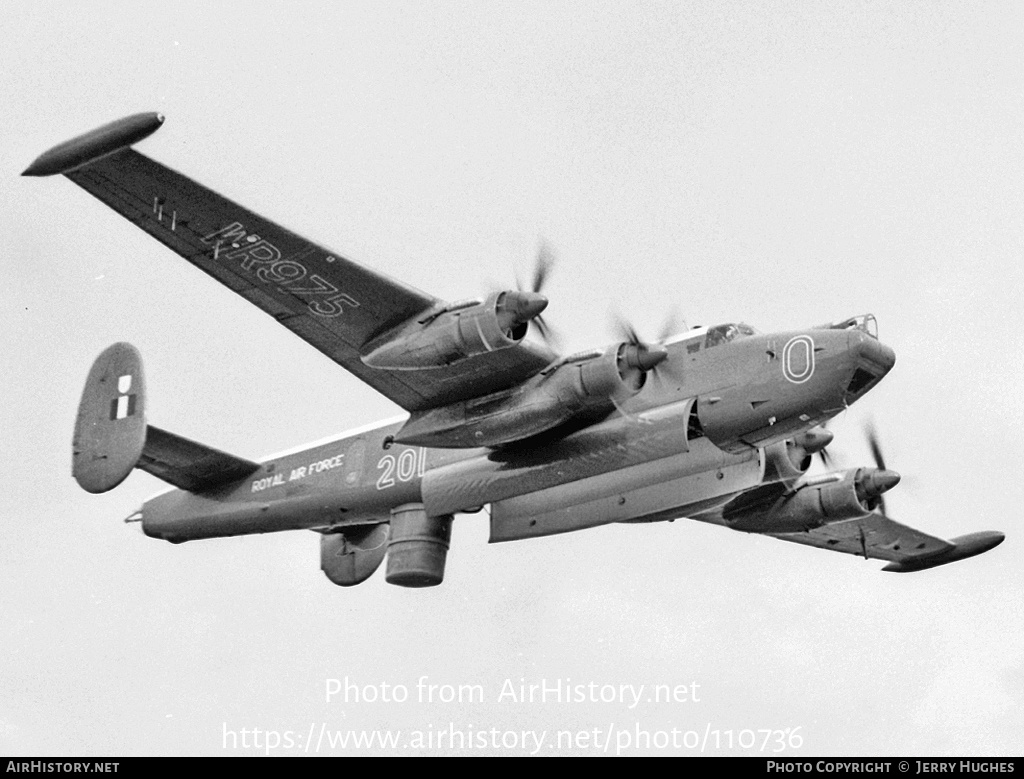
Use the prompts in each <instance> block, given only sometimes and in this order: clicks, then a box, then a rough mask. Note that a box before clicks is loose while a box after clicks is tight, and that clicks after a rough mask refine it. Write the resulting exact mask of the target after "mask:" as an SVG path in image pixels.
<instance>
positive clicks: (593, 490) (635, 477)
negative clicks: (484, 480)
mask: <svg viewBox="0 0 1024 779" xmlns="http://www.w3.org/2000/svg"><path fill="white" fill-rule="evenodd" d="M692 444H693V446H692V449H691V451H689V452H684V453H681V454H677V455H674V456H671V457H666V458H664V459H661V460H657V461H655V462H651V463H645V464H642V465H636V466H632V467H629V468H624V469H621V470H618V471H613V472H611V473H607V474H603V475H601V476H596V477H590V478H586V479H581V480H579V481H574V482H571V483H568V484H563V485H559V486H556V487H550V488H547V489H544V490H539V491H537V492H532V493H529V494H527V495H522V496H519V497H515V498H509V499H506V500H500V501H496V502H494V503H493V504H492V505H491V537H490V541H491V543H496V542H499V541H514V540H518V539H523V538H535V537H538V536H547V535H553V534H556V533H568V532H571V531H573V530H583V529H585V528H588V527H596V526H598V525H605V524H608V523H610V522H627V521H632V520H644V519H669V518H675V517H679V516H685V515H686V514H687V512H688V511H689V510H690V509H692V508H693V507H699V508H701V509H704V508H706V507H707V506H708V505H709V504H714V503H716V502H719V501H725V500H728V498H729V497H730V496H732V495H733V494H734V493H736V492H739V491H741V490H745V489H749V488H750V487H752V486H754V485H756V484H757V483H759V482H760V480H761V478H762V476H763V473H764V467H763V463H762V461H761V458H760V455H759V453H758V452H757V451H755V450H749V451H748V452H746V453H743V454H740V455H735V456H731V455H725V454H724V453H723V452H722V451H721V450H719V449H718V448H717V447H715V446H714V445H713V444H711V442H710V441H707V439H698V440H697V441H694V442H692Z"/></svg>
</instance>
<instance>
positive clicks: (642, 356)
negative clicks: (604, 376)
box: [613, 315, 668, 389]
mask: <svg viewBox="0 0 1024 779" xmlns="http://www.w3.org/2000/svg"><path fill="white" fill-rule="evenodd" d="M613 325H614V330H615V334H616V336H618V337H619V338H621V339H622V341H623V344H622V346H621V347H619V356H618V360H619V367H620V370H621V371H622V373H623V374H625V372H626V371H627V370H629V369H633V370H636V371H638V373H637V375H636V379H635V382H636V384H635V386H636V388H637V389H639V388H640V387H642V386H643V384H644V381H645V380H646V376H647V374H648V373H650V374H651V375H652V376H654V377H657V375H658V374H657V371H656V368H657V367H658V365H660V364H661V363H662V362H664V360H665V358H666V357H668V350H667V349H665V347H664V346H662V345H661V344H660V343H657V342H655V343H654V344H649V343H647V342H646V341H644V340H643V339H642V338H641V337H640V334H639V333H638V332H637V330H636V328H635V327H633V325H632V324H631V323H630V322H628V321H627V320H625V319H623V318H622V317H621V316H618V315H616V316H615V317H614V319H613Z"/></svg>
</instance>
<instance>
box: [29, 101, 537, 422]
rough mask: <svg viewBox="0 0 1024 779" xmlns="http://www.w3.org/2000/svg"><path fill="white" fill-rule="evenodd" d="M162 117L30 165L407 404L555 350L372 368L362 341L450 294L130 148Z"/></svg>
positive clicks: (123, 125) (509, 380)
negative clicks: (369, 262)
mask: <svg viewBox="0 0 1024 779" xmlns="http://www.w3.org/2000/svg"><path fill="white" fill-rule="evenodd" d="M162 122H163V118H162V117H160V116H159V115H157V114H138V115H136V116H132V117H127V118H125V119H122V120H119V121H118V122H112V123H111V124H109V125H105V126H104V127H101V128H99V129H97V130H94V131H92V132H91V133H87V134H86V135H83V136H80V137H78V138H75V139H72V140H71V141H68V142H66V143H64V144H61V145H59V146H56V147H54V148H53V149H51V150H49V151H48V152H46V153H44V154H43V155H41V156H40V157H39V158H38V159H37V160H36V161H35V162H33V163H32V165H31V166H29V168H28V169H27V170H26V171H25V174H24V175H31V176H44V175H53V174H56V173H63V174H64V175H65V176H67V178H69V179H70V180H71V181H73V182H74V183H75V184H77V185H78V186H80V187H82V188H83V189H85V190H86V191H87V192H89V193H90V194H92V195H94V196H95V197H96V198H98V199H99V200H101V201H102V202H104V203H106V204H107V205H108V206H110V207H111V208H112V209H113V210H114V211H116V212H117V213H119V214H121V215H122V216H124V217H125V218H126V219H128V220H129V221H130V222H132V223H133V224H135V225H137V226H138V227H140V228H142V229H143V230H145V231H146V232H147V233H149V234H150V235H152V236H153V237H154V238H156V239H157V240H158V241H160V242H161V243H163V244H164V245H165V246H167V247H168V248H170V249H171V250H172V251H174V252H175V253H177V254H178V255H180V256H181V257H184V258H185V259H186V260H188V261H189V262H190V263H192V264H193V265H195V266H196V267H198V268H199V269H200V270H202V271H204V272H205V273H207V274H209V275H210V276H213V277H214V278H215V279H217V280H218V281H220V282H221V283H222V284H224V285H225V286H227V287H228V288H230V289H232V290H233V291H235V292H236V293H238V294H239V295H241V296H242V297H244V298H245V299H247V300H249V301H250V302H251V303H253V304H255V305H256V306H258V307H259V308H260V309H262V310H263V311H264V312H266V313H267V314H269V315H270V316H272V317H274V319H276V320H277V321H278V322H280V323H281V324H283V325H284V326H285V327H287V328H288V329H290V330H291V331H292V332H294V333H295V334H296V335H298V336H299V337H300V338H302V339H303V340H304V341H306V342H307V343H309V344H311V345H312V346H314V347H315V348H316V349H318V350H319V351H321V352H322V353H323V354H325V355H327V357H329V358H330V359H331V360H333V361H334V362H336V363H337V364H338V365H341V366H342V367H343V368H345V369H346V370H348V371H350V372H351V373H353V374H354V375H356V376H357V377H358V378H359V379H361V380H362V381H364V382H366V383H367V384H369V385H370V386H371V387H373V388H374V389H376V390H377V391H379V392H380V393H381V394H383V395H385V396H386V397H388V398H389V399H391V400H393V401H394V402H395V403H397V404H398V405H400V406H401V407H403V408H404V409H406V410H408V411H417V410H424V409H429V408H433V407H436V406H438V405H444V404H448V403H451V402H454V401H459V400H465V399H469V398H472V397H476V396H479V395H482V394H486V393H489V392H495V391H498V390H502V389H506V388H509V387H512V386H515V385H517V384H519V383H521V382H523V381H525V380H526V379H528V378H530V377H531V376H533V375H535V374H537V373H538V372H539V371H540V370H542V369H543V368H544V367H545V366H546V365H548V364H549V363H550V361H551V359H552V357H553V355H552V354H551V353H550V352H549V351H548V350H546V349H544V348H541V347H539V346H537V345H534V344H531V343H526V342H524V343H521V344H520V345H519V347H518V348H515V349H505V350H502V351H495V352H490V353H486V354H482V355H478V356H476V357H474V358H473V359H470V360H463V361H461V362H457V363H452V364H450V365H445V366H441V367H437V368H432V369H430V370H423V371H397V370H387V369H381V368H372V367H370V366H368V365H366V364H365V363H364V362H363V360H362V358H361V350H362V349H363V347H365V346H366V345H367V344H368V343H370V342H372V341H373V340H374V339H375V338H377V337H379V336H380V335H382V334H384V333H387V332H388V331H390V330H392V329H394V328H396V327H398V326H399V325H401V324H402V323H403V322H407V321H409V320H411V319H414V318H418V317H420V318H422V317H425V316H428V315H429V314H430V313H431V312H435V311H438V310H441V309H442V308H443V307H444V305H445V304H444V302H443V301H441V300H439V299H437V298H434V297H432V296H430V295H427V294H425V293H423V292H420V291H419V290H416V289H414V288H412V287H410V286H408V285H406V284H403V283H401V282H399V281H396V280H394V279H391V278H388V277H387V276H384V275H383V274H379V273H376V272H374V271H372V270H370V269H368V268H364V267H362V266H360V265H358V264H356V263H354V262H352V261H351V260H348V259H346V258H345V257H342V256H341V255H339V254H337V253H335V252H332V251H330V250H329V249H326V248H324V247H323V246H320V245H319V244H316V243H314V242H312V241H309V240H308V239H305V238H303V237H301V236H299V235H297V234H295V233H293V232H291V231H290V230H287V229H285V228H283V227H281V226H279V225H277V224H275V223H274V222H272V221H270V220H269V219H266V218H264V217H262V216H260V215H258V214H256V213H254V212H253V211H250V210H248V209H246V208H244V207H242V206H240V205H238V204H237V203H234V202H233V201H231V200H229V199H227V198H225V197H223V196H222V195H219V194H217V193H216V192H214V191H212V190H210V189H208V188H206V187H204V186H202V185H201V184H198V183H196V182H195V181H193V180H191V179H189V178H188V177H186V176H183V175H182V174H180V173H178V172H176V171H174V170H171V169H170V168H168V167H166V166H165V165H162V164H160V163H159V162H156V161H155V160H152V159H150V158H149V157H146V156H145V155H143V154H140V153H139V152H137V151H135V150H134V149H131V148H128V146H129V145H130V144H132V143H136V142H137V141H139V140H141V139H142V138H145V137H146V136H147V135H149V134H151V133H152V132H154V131H155V130H156V129H157V128H158V127H159V126H160V124H161V123H162Z"/></svg>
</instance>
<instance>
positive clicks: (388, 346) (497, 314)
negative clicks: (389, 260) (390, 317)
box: [362, 290, 548, 370]
mask: <svg viewBox="0 0 1024 779" xmlns="http://www.w3.org/2000/svg"><path fill="white" fill-rule="evenodd" d="M547 304H548V301H547V299H546V298H545V297H544V296H543V295H538V294H537V293H535V292H520V291H517V290H506V291H504V292H495V293H494V294H492V295H490V296H489V297H488V298H487V299H486V300H484V301H482V302H481V301H479V300H471V301H467V302H464V303H453V304H451V305H448V306H446V307H444V308H443V309H441V310H440V311H434V312H432V313H430V314H427V315H426V316H423V317H420V318H417V319H415V320H412V321H409V322H405V323H403V324H401V325H399V326H398V327H397V328H395V329H394V330H392V331H390V332H388V333H386V334H384V335H383V336H381V337H380V338H376V339H374V340H373V341H371V342H370V343H369V344H367V345H366V347H364V349H363V356H362V360H363V362H364V363H365V364H366V365H369V366H370V367H372V368H382V369H386V370H422V369H425V368H440V367H443V366H445V365H450V364H451V363H453V362H458V361H459V360H464V359H466V358H467V357H473V356H475V355H478V354H485V353H487V352H493V351H497V350H499V349H508V348H510V347H512V346H515V345H516V344H518V343H519V342H520V341H522V340H523V337H524V336H525V335H526V331H527V329H528V327H529V325H528V323H529V321H530V320H531V319H533V318H534V317H535V316H537V315H538V314H539V313H540V312H541V311H543V310H544V308H545V307H546V306H547Z"/></svg>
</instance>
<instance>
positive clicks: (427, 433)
mask: <svg viewBox="0 0 1024 779" xmlns="http://www.w3.org/2000/svg"><path fill="white" fill-rule="evenodd" d="M665 356H666V352H665V350H664V349H662V348H660V347H647V346H645V345H643V344H633V343H621V344H615V345H613V346H610V347H608V348H607V349H605V350H604V351H603V352H589V353H586V354H583V355H578V356H576V357H570V358H568V359H567V360H566V361H565V362H563V363H560V364H557V365H556V366H555V367H554V368H552V369H548V370H545V371H544V372H542V373H540V374H539V375H537V376H535V377H534V378H533V379H531V380H530V381H529V382H527V383H526V384H524V385H522V386H521V387H517V388H515V389H514V390H511V391H506V392H500V393H496V394H494V395H488V396H485V397H483V398H474V399H472V400H467V401H462V402H459V403H453V404H452V405H449V406H443V407H441V408H436V409H429V410H427V411H423V412H420V413H416V414H413V416H412V417H411V418H410V419H409V421H408V422H406V424H405V426H404V427H402V429H401V430H399V431H398V434H397V435H396V436H395V440H396V441H398V442H399V443H403V444H415V445H418V446H435V447H442V448H445V447H447V448H472V447H479V446H491V447H493V446H501V445H503V444H508V443H512V442H513V441H521V440H523V439H524V438H529V437H530V436H534V435H538V434H539V433H543V432H544V431H545V430H550V429H551V428H553V427H556V426H557V425H560V424H562V423H563V422H566V421H568V420H569V419H570V418H572V417H573V416H575V415H577V414H579V413H582V412H586V411H589V410H594V409H602V408H606V409H609V410H610V409H611V408H612V406H613V405H614V404H616V403H620V402H622V401H625V400H627V399H628V398H630V397H632V396H633V395H635V394H636V393H638V392H639V391H640V390H641V388H642V387H643V385H644V383H645V380H646V376H645V374H646V371H648V370H650V369H651V368H653V367H654V366H655V365H657V364H658V363H659V362H661V361H662V360H663V359H665Z"/></svg>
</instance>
